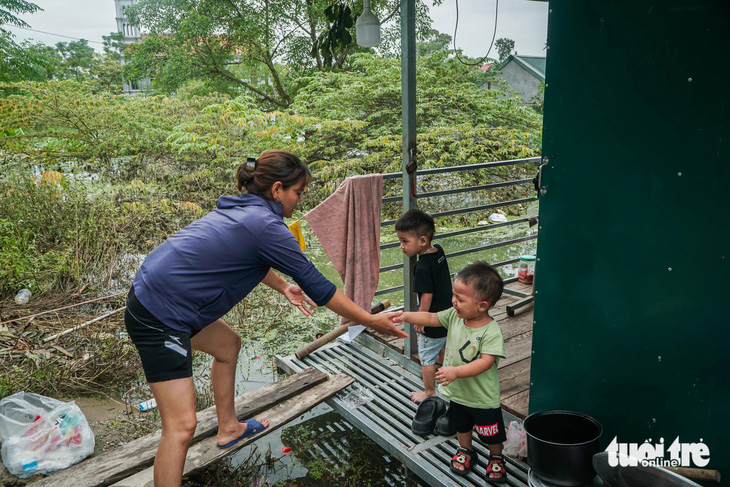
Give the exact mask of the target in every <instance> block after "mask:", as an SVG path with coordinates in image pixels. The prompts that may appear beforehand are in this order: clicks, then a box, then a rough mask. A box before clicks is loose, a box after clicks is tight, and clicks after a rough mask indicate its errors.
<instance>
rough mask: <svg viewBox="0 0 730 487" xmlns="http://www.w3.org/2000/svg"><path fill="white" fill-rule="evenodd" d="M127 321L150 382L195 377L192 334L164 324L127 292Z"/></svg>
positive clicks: (131, 293) (125, 320)
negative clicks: (191, 343) (191, 345)
mask: <svg viewBox="0 0 730 487" xmlns="http://www.w3.org/2000/svg"><path fill="white" fill-rule="evenodd" d="M124 324H125V325H126V327H127V332H128V333H129V338H131V339H132V342H133V343H134V346H135V347H137V351H138V352H139V356H140V358H141V359H142V368H143V369H144V374H145V376H146V377H147V382H162V381H166V380H173V379H182V378H185V377H192V376H193V359H192V353H191V347H190V338H191V335H190V334H188V333H185V332H182V331H178V330H175V329H173V328H170V327H169V326H167V325H165V324H164V323H162V322H161V321H160V320H158V319H157V318H155V316H154V315H153V314H152V313H150V312H149V311H147V308H145V307H144V306H142V303H140V302H139V301H138V300H137V297H136V296H135V295H134V287H132V288H131V289H130V290H129V294H128V295H127V310H126V312H125V313H124Z"/></svg>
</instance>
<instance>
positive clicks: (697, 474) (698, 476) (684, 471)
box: [664, 467, 721, 483]
mask: <svg viewBox="0 0 730 487" xmlns="http://www.w3.org/2000/svg"><path fill="white" fill-rule="evenodd" d="M664 468H666V469H667V470H669V471H670V472H674V473H676V474H677V475H681V476H682V477H685V478H688V479H689V480H695V481H698V482H718V483H719V482H720V479H721V475H720V472H719V471H717V470H711V469H706V468H690V467H664Z"/></svg>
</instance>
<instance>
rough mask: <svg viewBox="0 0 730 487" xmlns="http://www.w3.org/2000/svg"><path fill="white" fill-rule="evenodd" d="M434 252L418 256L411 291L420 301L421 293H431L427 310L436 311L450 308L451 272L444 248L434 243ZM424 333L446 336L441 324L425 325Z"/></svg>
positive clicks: (429, 335) (434, 336)
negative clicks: (415, 293) (416, 294)
mask: <svg viewBox="0 0 730 487" xmlns="http://www.w3.org/2000/svg"><path fill="white" fill-rule="evenodd" d="M434 247H436V252H433V253H430V254H423V255H421V256H420V257H419V258H418V262H416V266H415V268H414V271H415V279H414V281H413V291H415V292H417V293H418V301H419V303H420V301H421V293H431V294H433V299H432V300H431V307H430V308H429V310H428V311H429V312H431V313H436V312H439V311H443V310H445V309H449V308H451V273H450V272H449V264H448V263H447V262H446V255H444V249H442V248H441V246H440V245H434ZM424 331H425V333H424V334H425V335H426V336H427V337H430V338H442V337H445V336H446V328H444V327H442V326H427V327H426V328H425V330H424Z"/></svg>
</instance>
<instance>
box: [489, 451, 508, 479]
mask: <svg viewBox="0 0 730 487" xmlns="http://www.w3.org/2000/svg"><path fill="white" fill-rule="evenodd" d="M487 482H493V483H495V484H503V483H504V482H507V467H506V465H505V464H504V457H503V456H502V455H489V464H488V465H487Z"/></svg>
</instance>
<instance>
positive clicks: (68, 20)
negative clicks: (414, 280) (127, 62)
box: [3, 0, 548, 58]
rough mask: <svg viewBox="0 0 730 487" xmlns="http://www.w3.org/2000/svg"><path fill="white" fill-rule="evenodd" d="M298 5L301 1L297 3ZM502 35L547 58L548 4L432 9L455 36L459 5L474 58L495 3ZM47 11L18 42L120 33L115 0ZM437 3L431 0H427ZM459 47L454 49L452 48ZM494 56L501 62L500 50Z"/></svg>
mask: <svg viewBox="0 0 730 487" xmlns="http://www.w3.org/2000/svg"><path fill="white" fill-rule="evenodd" d="M293 1H297V0H293ZM497 1H499V10H498V12H497V34H496V38H495V39H499V38H501V37H507V38H509V39H512V40H514V41H515V51H517V53H518V54H522V55H532V56H544V55H545V50H544V48H545V41H546V37H547V12H548V4H547V2H542V1H532V0H443V3H442V4H441V5H440V6H438V7H432V8H431V17H432V18H433V20H434V24H433V27H434V28H435V29H437V30H439V31H440V32H443V33H445V34H449V35H450V36H452V37H453V36H454V28H455V27H456V9H457V2H458V9H459V25H458V30H457V31H456V46H457V48H459V49H462V50H463V52H464V53H465V54H466V55H467V56H470V57H483V56H485V55H486V54H487V50H488V49H489V44H490V42H491V40H492V35H493V33H494V24H495V22H494V17H495V16H494V12H495V2H497ZM33 3H35V4H36V5H38V6H39V7H41V8H42V9H43V11H42V12H40V11H39V12H36V13H35V14H30V15H22V16H20V17H21V18H22V19H23V20H25V21H26V22H27V23H28V24H30V28H31V29H34V30H33V31H30V30H25V29H19V28H17V27H13V26H8V25H4V26H3V27H4V28H6V29H8V30H10V31H11V32H12V33H13V34H15V35H16V38H15V40H16V42H20V41H22V40H24V39H28V38H32V39H33V40H35V41H39V42H42V43H44V44H49V45H55V44H56V43H57V42H70V41H72V40H75V39H86V40H87V41H89V45H90V46H91V47H93V48H94V49H96V50H98V51H101V50H102V36H104V35H109V33H110V32H115V31H116V30H117V24H116V20H115V18H114V17H115V15H116V14H115V11H114V0H33ZM426 3H427V5H429V6H430V5H431V3H432V1H431V0H426ZM37 31H43V32H48V33H51V34H60V35H63V36H68V37H71V38H73V39H69V38H67V37H58V36H56V35H50V34H43V33H40V32H37ZM452 47H453V45H452ZM489 56H490V57H492V58H496V57H497V51H496V48H494V47H493V48H492V52H491V53H490V54H489Z"/></svg>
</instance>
